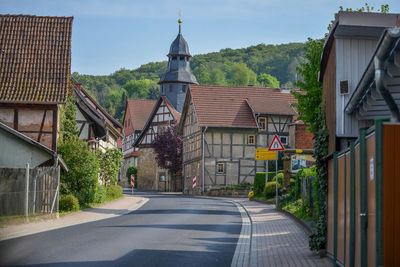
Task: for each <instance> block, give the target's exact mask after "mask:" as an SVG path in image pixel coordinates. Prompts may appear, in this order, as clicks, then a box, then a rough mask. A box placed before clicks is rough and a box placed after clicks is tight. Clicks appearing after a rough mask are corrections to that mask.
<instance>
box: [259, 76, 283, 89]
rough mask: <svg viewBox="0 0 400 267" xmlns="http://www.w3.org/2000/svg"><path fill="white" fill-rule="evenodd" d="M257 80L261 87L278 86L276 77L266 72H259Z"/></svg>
mask: <svg viewBox="0 0 400 267" xmlns="http://www.w3.org/2000/svg"><path fill="white" fill-rule="evenodd" d="M257 81H258V83H259V84H260V85H261V86H263V87H267V88H279V81H278V79H276V78H275V77H274V76H272V75H269V74H266V73H261V74H260V75H258V76H257Z"/></svg>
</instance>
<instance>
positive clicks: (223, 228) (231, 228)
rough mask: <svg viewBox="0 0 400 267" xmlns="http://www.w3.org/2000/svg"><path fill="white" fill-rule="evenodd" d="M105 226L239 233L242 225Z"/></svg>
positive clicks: (112, 226) (113, 226)
mask: <svg viewBox="0 0 400 267" xmlns="http://www.w3.org/2000/svg"><path fill="white" fill-rule="evenodd" d="M103 227H105V228H159V229H174V230H189V231H193V230H194V231H213V232H223V233H228V234H237V233H238V232H240V229H241V227H242V226H241V225H229V224H141V225H110V226H103Z"/></svg>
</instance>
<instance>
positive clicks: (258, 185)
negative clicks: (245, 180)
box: [254, 172, 265, 195]
mask: <svg viewBox="0 0 400 267" xmlns="http://www.w3.org/2000/svg"><path fill="white" fill-rule="evenodd" d="M264 187H265V172H257V173H256V175H255V176H254V194H255V195H259V194H261V193H262V192H263V191H264Z"/></svg>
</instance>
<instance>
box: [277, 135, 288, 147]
mask: <svg viewBox="0 0 400 267" xmlns="http://www.w3.org/2000/svg"><path fill="white" fill-rule="evenodd" d="M279 140H280V141H281V143H282V145H284V146H286V145H287V144H288V137H287V136H279Z"/></svg>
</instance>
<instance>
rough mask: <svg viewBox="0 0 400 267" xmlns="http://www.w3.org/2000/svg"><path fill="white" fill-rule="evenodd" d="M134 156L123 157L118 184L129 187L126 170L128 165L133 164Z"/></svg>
mask: <svg viewBox="0 0 400 267" xmlns="http://www.w3.org/2000/svg"><path fill="white" fill-rule="evenodd" d="M135 165H136V164H135V157H129V158H124V160H123V162H122V166H121V170H120V171H121V172H120V174H121V175H120V181H119V182H118V184H119V185H120V186H122V187H130V183H129V182H128V177H126V171H127V170H128V168H129V167H132V166H135Z"/></svg>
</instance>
